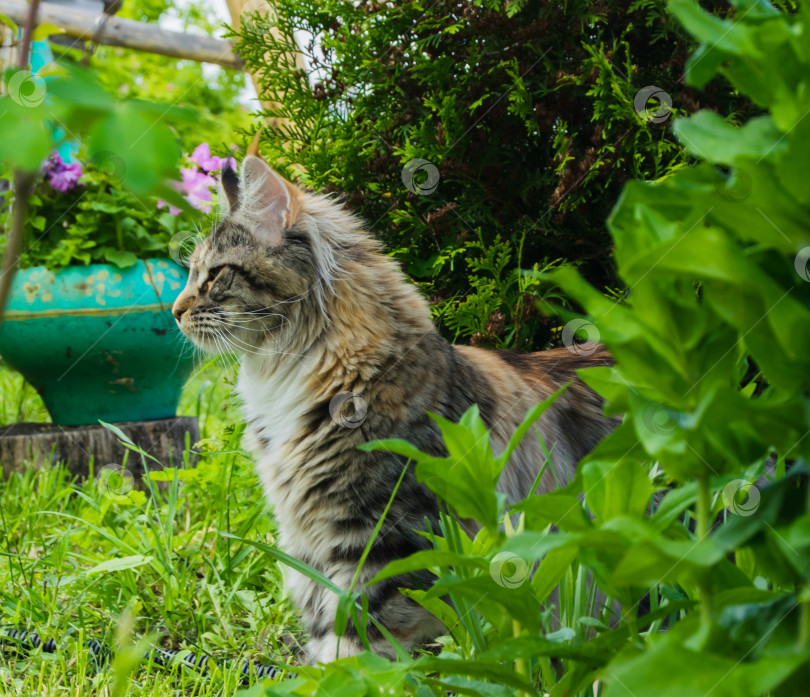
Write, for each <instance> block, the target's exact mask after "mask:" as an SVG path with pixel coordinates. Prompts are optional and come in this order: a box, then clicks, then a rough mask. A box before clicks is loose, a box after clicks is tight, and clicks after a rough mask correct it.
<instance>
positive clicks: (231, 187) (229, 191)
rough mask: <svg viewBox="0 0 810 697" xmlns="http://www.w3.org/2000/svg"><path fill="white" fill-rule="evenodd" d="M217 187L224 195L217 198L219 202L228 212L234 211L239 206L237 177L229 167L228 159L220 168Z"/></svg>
mask: <svg viewBox="0 0 810 697" xmlns="http://www.w3.org/2000/svg"><path fill="white" fill-rule="evenodd" d="M219 186H220V189H221V191H222V192H223V193H224V194H225V195H224V196H220V197H219V200H220V202H222V203H224V204H225V205H226V206H227V209H228V211H229V212H233V211H235V210H236V208H237V207H238V206H239V175H238V174H236V172H235V171H234V170H233V168H232V167H231V163H230V158H229V159H228V160H226V161H225V164H224V165H223V167H222V174H221V175H220V177H219Z"/></svg>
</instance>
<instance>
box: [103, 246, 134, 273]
mask: <svg viewBox="0 0 810 697" xmlns="http://www.w3.org/2000/svg"><path fill="white" fill-rule="evenodd" d="M104 258H105V259H106V260H107V261H109V262H110V263H111V264H115V265H116V266H117V267H118V268H121V269H126V268H128V267H130V266H134V265H135V263H136V262H137V261H138V257H137V255H136V254H134V253H133V252H124V251H120V250H118V249H107V250H105V252H104Z"/></svg>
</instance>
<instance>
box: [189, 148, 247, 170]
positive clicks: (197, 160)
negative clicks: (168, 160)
mask: <svg viewBox="0 0 810 697" xmlns="http://www.w3.org/2000/svg"><path fill="white" fill-rule="evenodd" d="M191 161H192V162H193V163H194V164H195V165H197V166H198V167H199V168H200V169H202V170H203V171H204V172H215V171H217V170H220V169H222V167H223V166H224V165H225V163H226V162H230V163H231V168H233V169H236V160H234V159H233V158H232V157H231V158H226V157H217V156H216V155H212V154H211V148H210V147H209V146H208V143H200V144H199V145H198V146H197V147H196V148H194V152H193V153H191Z"/></svg>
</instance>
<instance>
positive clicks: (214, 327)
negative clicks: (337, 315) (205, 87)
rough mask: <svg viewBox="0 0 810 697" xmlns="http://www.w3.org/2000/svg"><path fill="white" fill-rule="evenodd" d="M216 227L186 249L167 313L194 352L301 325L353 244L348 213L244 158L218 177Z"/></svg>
mask: <svg viewBox="0 0 810 697" xmlns="http://www.w3.org/2000/svg"><path fill="white" fill-rule="evenodd" d="M220 201H221V203H220V205H221V206H222V205H224V206H225V207H226V212H225V215H224V217H223V218H222V221H221V222H220V223H219V225H217V226H216V228H215V229H214V231H213V232H212V233H211V234H210V235H209V236H208V237H207V238H206V239H205V240H203V241H202V242H201V243H200V244H199V245H198V246H197V248H196V249H195V250H194V253H193V254H192V257H191V260H190V268H189V277H188V283H187V284H186V287H185V289H184V290H183V292H182V293H181V294H180V295H179V297H178V298H177V300H176V301H175V303H174V307H173V308H172V312H173V313H174V317H175V319H176V321H177V324H178V326H179V327H180V329H181V331H182V332H183V333H184V334H185V335H186V336H188V337H189V338H190V339H191V340H192V341H193V342H194V343H195V344H197V345H198V346H200V347H201V348H203V349H205V350H207V351H212V352H216V353H219V352H222V351H224V350H226V349H233V350H236V351H238V352H248V353H250V352H257V349H258V348H259V347H261V346H263V345H265V344H267V343H268V342H276V343H279V342H282V341H283V339H284V337H289V336H291V335H292V334H294V333H295V332H300V331H303V330H306V329H307V326H305V324H308V325H310V326H311V325H312V323H313V322H314V321H316V319H317V315H318V314H319V313H320V315H321V316H323V313H324V312H325V305H326V300H327V298H328V295H329V294H330V293H331V292H332V290H333V283H334V282H335V278H336V276H337V275H338V274H339V272H340V263H341V259H340V255H341V250H345V249H347V248H349V247H351V246H352V245H353V244H356V243H357V241H358V240H360V239H361V235H360V234H359V231H358V230H357V225H356V223H355V222H354V220H353V218H351V216H349V215H347V214H345V213H343V212H342V211H341V210H340V208H339V207H337V206H336V205H335V204H334V203H332V202H331V201H328V200H327V199H324V198H323V197H316V196H312V195H310V194H307V193H305V192H304V191H303V190H301V189H300V188H298V187H297V186H296V185H294V184H292V183H290V182H288V181H286V180H285V179H283V178H282V177H281V176H279V175H278V174H277V173H276V172H274V171H273V170H272V169H271V168H270V167H269V166H268V165H267V164H266V163H265V162H264V161H263V160H262V159H260V158H259V157H256V156H253V155H248V156H247V157H246V158H245V159H244V161H243V162H242V167H241V174H240V176H237V175H236V173H235V172H234V171H233V170H231V169H225V170H224V171H223V173H222V181H221V195H220Z"/></svg>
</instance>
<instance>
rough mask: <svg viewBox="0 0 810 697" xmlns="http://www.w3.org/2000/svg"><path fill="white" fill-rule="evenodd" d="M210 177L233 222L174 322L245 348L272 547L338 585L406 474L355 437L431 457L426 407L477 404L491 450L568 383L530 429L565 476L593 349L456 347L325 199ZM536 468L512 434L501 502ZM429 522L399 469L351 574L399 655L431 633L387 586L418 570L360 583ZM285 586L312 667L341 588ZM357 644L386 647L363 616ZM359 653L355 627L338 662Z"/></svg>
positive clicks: (416, 491) (580, 436)
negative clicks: (583, 374)
mask: <svg viewBox="0 0 810 697" xmlns="http://www.w3.org/2000/svg"><path fill="white" fill-rule="evenodd" d="M223 178H224V180H225V187H224V188H225V192H226V194H227V199H228V201H229V210H228V213H227V215H226V216H225V218H224V220H223V222H222V223H221V224H220V225H219V226H218V227H217V229H216V230H215V231H214V232H213V234H212V235H211V236H210V237H209V238H207V239H206V240H205V241H204V242H203V243H202V244H201V245H200V246H199V247H198V248H197V250H196V251H195V253H194V256H193V258H192V264H191V270H190V276H189V281H188V285H187V287H186V288H185V290H184V291H183V293H182V294H181V296H180V297H179V298H178V299H177V302H176V303H175V307H174V312H175V317H176V318H177V321H178V324H179V326H180V328H181V329H182V330H183V332H185V333H186V334H187V335H188V336H189V337H190V338H191V339H192V340H194V341H195V342H196V343H197V344H198V345H199V346H201V347H203V348H205V349H207V350H211V351H224V350H235V351H237V352H238V353H240V354H241V356H242V369H241V373H240V376H239V383H238V386H239V392H240V394H241V397H242V399H243V401H244V409H245V415H246V419H247V423H248V431H247V432H248V436H249V439H250V445H251V448H252V449H253V452H254V453H255V455H256V460H257V468H258V472H259V474H260V477H261V481H262V484H263V487H264V491H265V494H266V495H267V497H268V499H269V500H270V502H271V503H272V505H273V507H274V510H275V515H276V518H277V520H278V525H279V531H280V543H281V546H282V548H283V549H285V550H286V551H287V552H288V553H290V554H292V555H293V556H295V557H297V558H299V559H301V560H303V561H305V562H306V563H308V564H310V565H311V566H313V567H315V568H316V569H319V570H320V571H322V572H323V573H324V574H326V575H327V576H328V577H329V578H331V579H332V580H333V581H334V582H335V583H336V584H337V585H338V586H340V587H341V588H347V587H348V586H349V584H350V583H351V580H352V577H353V576H354V573H355V569H356V568H357V565H358V560H359V558H360V555H361V553H362V551H363V549H364V547H365V545H366V543H367V541H368V540H369V538H370V535H371V532H372V530H373V528H374V526H375V524H376V523H377V521H378V520H379V518H380V516H381V514H382V511H383V509H384V507H385V505H386V503H387V501H388V499H389V497H390V494H391V491H392V488H393V485H394V483H395V482H396V480H397V478H398V477H399V475H400V473H401V471H402V468H403V461H402V459H401V458H399V457H398V456H395V455H392V454H390V453H382V452H373V453H364V452H362V451H359V450H357V446H358V445H359V444H361V443H365V442H367V441H370V440H374V439H378V438H391V437H398V438H406V439H408V440H409V441H411V442H412V443H413V444H415V445H416V446H417V447H419V448H420V449H421V450H424V451H427V452H430V453H434V454H437V455H440V454H443V453H444V447H443V443H442V441H441V437H440V433H439V430H438V428H437V426H436V424H435V423H434V422H433V421H432V420H431V419H430V418H429V417H428V416H427V415H426V412H428V411H431V412H434V413H437V414H440V415H442V416H444V417H446V418H448V419H451V420H458V419H459V418H460V417H461V415H462V414H463V413H464V412H465V411H466V410H467V408H468V407H470V406H471V405H472V404H478V405H479V409H480V412H481V416H482V418H483V420H484V422H485V423H486V425H487V426H488V428H490V429H491V432H492V442H493V446H494V447H495V449H496V451H498V450H500V449H502V448H503V447H504V446H505V444H506V442H507V441H508V439H509V437H510V436H511V434H512V433H513V432H514V430H515V428H516V426H517V425H518V424H519V423H520V421H521V420H522V419H523V418H524V417H525V415H526V413H527V411H528V410H529V409H530V408H531V407H532V406H534V405H535V404H537V403H538V402H540V401H542V400H543V399H545V398H546V397H548V396H549V395H550V394H551V393H552V392H554V391H555V390H556V389H557V388H558V387H559V386H560V385H561V384H563V383H565V382H567V381H569V380H575V382H574V384H573V386H572V387H571V388H570V389H569V390H567V391H566V392H565V393H564V394H563V395H562V396H561V398H560V399H559V400H558V401H557V403H556V404H555V405H554V406H553V407H552V409H550V410H549V412H547V414H546V415H544V417H543V418H542V419H541V420H540V422H539V423H538V430H539V432H540V435H541V436H542V438H543V441H544V442H545V443H546V445H547V446H548V447H549V448H551V449H552V459H553V465H554V469H555V472H556V476H557V478H558V479H559V480H561V481H567V480H568V479H569V477H570V476H571V474H572V472H573V471H574V468H575V466H576V463H577V462H578V461H579V459H580V458H581V457H582V456H583V455H585V454H586V453H587V452H588V451H589V450H590V449H591V448H592V447H593V446H594V445H595V444H596V442H597V441H598V440H599V439H600V438H601V437H602V436H603V435H604V434H605V433H607V431H608V430H609V429H610V423H609V422H608V421H607V420H606V419H605V418H604V417H603V416H602V412H601V404H600V401H599V399H598V398H597V397H596V395H594V394H593V393H592V392H591V391H590V390H588V389H587V388H586V387H585V386H584V385H583V384H582V383H580V382H579V381H576V379H575V378H576V376H575V372H574V371H575V370H576V369H577V368H581V367H586V366H588V365H594V364H603V363H605V362H606V361H607V358H608V357H607V355H606V354H605V353H604V352H603V351H601V350H600V351H597V352H596V353H594V354H592V355H591V356H588V357H580V356H576V355H574V354H572V353H570V352H568V351H567V350H566V349H562V350H552V351H544V352H541V353H534V354H519V353H512V352H497V351H489V350H485V349H478V348H471V347H467V346H452V345H450V344H449V343H448V342H447V341H446V340H445V339H444V338H442V337H441V336H440V334H439V333H438V332H437V331H436V329H435V328H434V326H433V324H432V322H431V319H430V312H429V310H428V307H427V304H426V303H425V300H424V299H423V298H422V297H421V296H420V295H419V293H418V292H417V290H416V289H415V287H414V286H413V285H412V284H411V283H410V282H409V281H408V280H407V278H406V277H405V276H404V274H403V273H402V272H401V271H400V270H399V268H398V267H397V265H396V264H395V262H394V261H393V260H391V259H390V258H389V257H387V256H385V255H383V254H382V253H381V250H380V248H379V245H378V244H377V243H376V242H375V241H374V240H373V239H372V238H371V237H370V236H368V235H367V234H365V233H364V232H363V231H362V229H361V228H360V227H359V224H358V222H357V220H356V219H354V218H353V217H352V216H350V215H349V214H347V213H346V212H345V211H344V210H342V209H341V207H340V206H338V205H337V204H336V203H335V202H333V201H332V200H330V199H328V198H325V197H321V196H315V195H312V194H308V193H304V192H303V191H301V190H300V189H298V188H297V187H295V186H294V185H292V184H290V183H289V182H286V181H284V180H282V179H281V178H280V177H278V175H276V174H275V173H273V172H272V171H271V170H270V168H269V167H267V165H265V164H264V163H263V161H261V160H260V159H258V158H255V157H252V156H248V157H247V158H246V159H245V162H244V163H243V166H242V181H241V184H239V182H238V181H237V180H236V177H235V175H234V174H233V173H225V174H224V175H223ZM257 227H259V228H260V229H258V230H257ZM344 393H350V394H344ZM341 395H342V396H341ZM344 398H348V400H347V401H341V400H343V399H344ZM330 405H331V406H332V410H331V412H330ZM336 405H338V406H342V407H343V412H342V413H337V412H338V409H337V408H336ZM364 405H365V406H367V412H366V413H365V415H364V417H363V418H360V417H361V416H362V410H363V408H364ZM352 408H354V409H356V410H359V411H357V413H356V415H355V418H356V421H357V422H358V423H359V425H357V423H353V422H351V419H352V413H351V412H352ZM360 422H361V423H360ZM543 461H544V456H543V453H542V452H541V449H540V446H539V444H538V440H537V438H531V437H530V438H526V439H524V441H523V443H522V444H521V445H520V447H519V448H518V450H517V451H516V452H515V454H514V455H513V457H512V458H511V460H510V462H509V464H508V465H507V467H506V469H505V470H504V472H503V475H502V477H501V480H500V488H501V490H502V491H504V492H505V493H506V494H507V495H508V498H509V499H510V500H512V501H515V500H518V499H520V498H523V497H525V496H526V495H527V494H528V492H529V491H530V488H531V486H532V484H533V482H534V480H535V478H536V476H537V474H538V472H539V467H540V466H541V464H542V463H543ZM554 474H555V473H552V472H551V471H550V468H549V470H548V471H547V472H546V474H545V475H544V478H543V480H542V481H541V483H540V487H539V489H540V491H547V490H549V489H550V488H552V487H553V486H554V484H553V483H554ZM425 521H428V522H429V524H430V525H431V526H432V527H433V529H436V528H437V526H438V508H437V503H436V500H435V498H434V497H433V495H432V494H431V493H430V491H429V490H427V489H426V488H425V487H424V486H423V485H421V484H419V483H418V482H417V481H416V478H415V476H414V473H413V469H410V470H409V472H408V473H407V475H406V477H405V479H404V480H403V483H402V486H401V488H400V490H399V492H398V494H397V497H396V499H395V501H394V504H393V506H392V508H391V510H390V512H389V514H388V516H387V518H386V521H385V524H384V526H383V528H382V531H381V534H380V535H379V537H378V538H377V539H376V541H375V542H374V544H373V546H372V548H371V554H370V555H369V558H368V560H367V563H366V564H365V566H364V568H363V571H362V574H361V577H360V579H359V581H360V585H359V589H362V590H364V591H365V592H366V594H367V595H368V598H369V602H370V608H371V612H372V613H373V615H374V616H375V617H376V618H377V619H378V620H379V621H380V622H381V623H382V624H383V625H384V626H385V627H387V629H388V630H389V631H391V632H392V633H393V635H394V636H395V637H396V638H397V639H398V640H399V641H400V642H401V643H402V644H404V645H405V646H406V647H411V646H414V645H415V644H418V643H419V642H422V641H424V640H427V639H431V638H434V637H435V636H437V635H438V634H440V633H442V632H443V627H442V626H441V624H440V623H439V622H438V620H436V619H435V618H434V617H432V616H431V615H430V614H428V613H427V612H426V611H425V610H423V609H422V608H420V607H419V606H418V605H416V604H415V603H413V602H412V601H411V600H409V599H407V598H406V597H405V596H404V595H402V594H401V593H400V592H399V590H398V589H399V588H401V587H406V588H418V587H427V586H429V585H430V582H431V579H430V576H429V574H428V573H427V572H424V573H422V574H416V575H414V576H409V577H399V578H395V579H390V580H388V581H384V582H382V583H379V584H375V585H372V586H364V585H363V584H365V583H366V582H367V581H368V580H369V579H370V578H371V577H372V576H374V575H375V574H376V573H377V572H378V571H379V570H380V569H381V568H383V566H385V565H386V564H387V563H388V562H389V561H391V560H393V559H398V558H401V557H404V556H406V555H409V554H411V553H413V552H416V551H418V550H420V549H425V548H426V547H427V546H428V543H427V542H426V540H425V539H424V538H423V537H422V536H420V535H418V534H417V533H416V532H415V531H416V530H424V529H425ZM289 582H290V586H291V592H292V595H293V599H294V601H295V602H296V604H297V606H298V607H299V608H300V611H301V613H302V615H303V620H304V623H305V625H306V627H307V629H308V631H309V635H310V641H309V644H308V647H307V651H308V656H307V659H308V660H309V661H311V662H315V661H324V662H325V661H330V660H333V659H334V658H335V657H336V656H337V655H338V642H337V639H336V637H335V634H334V631H333V626H334V619H335V610H336V602H337V598H336V596H334V595H333V594H332V593H330V592H329V591H326V590H323V589H322V588H320V587H319V586H317V585H316V584H314V583H312V582H311V581H309V580H308V579H306V578H304V577H302V576H300V575H298V574H295V573H292V574H291V576H290V579H289ZM368 636H369V639H370V640H371V643H372V648H373V649H374V650H375V651H377V652H378V653H381V654H383V655H389V656H390V655H391V648H390V646H389V645H388V643H387V642H386V641H385V640H384V639H383V637H382V636H381V633H380V632H379V631H378V630H377V629H376V628H375V627H374V626H373V625H371V624H370V625H369V627H368ZM361 648H362V646H361V643H360V641H359V639H358V635H357V631H356V629H355V628H354V627H351V626H350V629H349V633H348V635H347V636H346V637H344V638H343V639H342V640H341V642H340V646H339V654H340V655H342V656H345V655H351V654H354V653H356V652H358V651H359V650H361Z"/></svg>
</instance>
